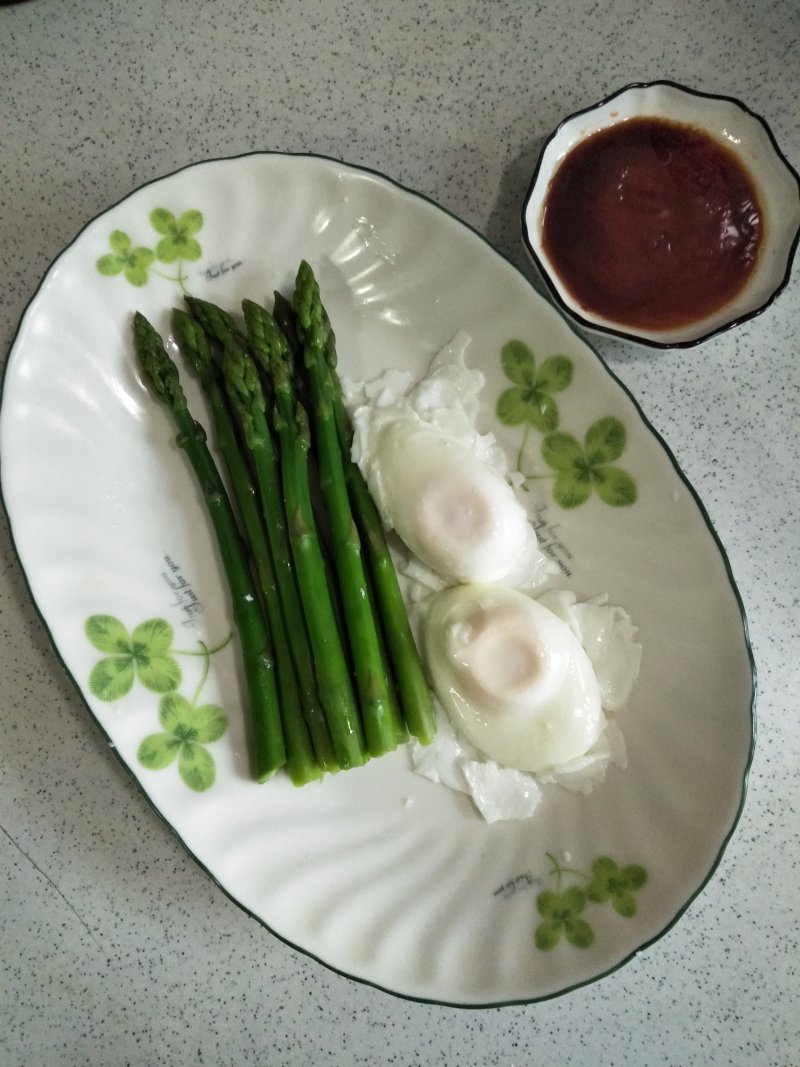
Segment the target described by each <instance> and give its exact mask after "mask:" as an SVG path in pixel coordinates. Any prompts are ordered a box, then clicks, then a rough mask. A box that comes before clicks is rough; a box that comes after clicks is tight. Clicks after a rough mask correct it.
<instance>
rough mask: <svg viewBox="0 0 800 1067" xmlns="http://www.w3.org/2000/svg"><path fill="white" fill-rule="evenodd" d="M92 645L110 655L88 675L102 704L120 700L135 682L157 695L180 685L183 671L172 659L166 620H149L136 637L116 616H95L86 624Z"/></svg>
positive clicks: (171, 633)
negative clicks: (136, 679) (137, 681)
mask: <svg viewBox="0 0 800 1067" xmlns="http://www.w3.org/2000/svg"><path fill="white" fill-rule="evenodd" d="M84 629H85V632H86V636H87V637H88V639H89V641H90V642H91V643H92V644H93V645H94V647H95V648H96V649H98V650H99V651H100V652H105V653H107V655H106V656H105V657H104V658H103V659H101V660H99V661H98V662H97V663H96V664H95V665H94V667H93V668H92V670H91V673H90V675H89V689H90V691H91V692H92V693H93V694H94V695H95V696H96V697H98V698H99V699H100V700H108V701H112V700H120V699H121V698H122V697H124V696H125V695H126V694H127V693H129V692H130V690H131V688H132V686H133V683H134V680H135V678H138V679H139V681H140V682H141V683H142V685H143V686H144V687H145V688H146V689H150V690H152V691H153V692H154V693H168V692H170V691H171V690H173V689H177V688H178V686H179V685H180V683H181V668H180V666H179V665H178V662H177V660H175V659H174V658H173V657H172V656H170V655H169V654H168V653H169V650H170V648H171V646H172V639H173V630H172V627H171V626H170V624H169V623H168V622H167V621H166V619H148V620H147V621H146V622H143V623H140V624H139V625H138V626H137V627H135V629H134V630H133V633H128V630H127V628H126V627H125V625H124V624H123V623H122V622H120V620H119V619H116V618H114V616H113V615H92V616H90V617H89V618H88V619H87V620H86V624H85V627H84Z"/></svg>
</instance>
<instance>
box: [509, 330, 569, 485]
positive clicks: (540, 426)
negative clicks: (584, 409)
mask: <svg viewBox="0 0 800 1067" xmlns="http://www.w3.org/2000/svg"><path fill="white" fill-rule="evenodd" d="M500 363H501V366H502V368H503V373H504V374H505V376H506V378H508V380H509V381H510V382H512V383H513V384H512V386H511V388H509V389H505V390H504V391H503V392H502V393H501V394H500V396H499V397H498V398H497V404H496V405H495V413H496V415H497V418H498V420H499V421H500V422H502V423H503V424H504V425H505V426H524V428H525V429H524V433H523V437H522V443H521V445H520V448H519V453H518V455H517V467H518V468H521V467H522V462H523V455H524V452H525V448H526V446H527V443H528V434H529V432H530V430H531V428H533V429H534V430H538V431H539V432H540V433H549V432H550V431H551V430H555V429H556V427H557V426H558V422H559V412H558V405H557V403H556V400H555V397H554V396H553V394H554V393H560V392H561V391H562V390H564V389H566V388H567V386H568V385H569V384H570V382H571V381H572V374H573V367H572V361H571V360H569V359H567V357H566V356H548V357H547V359H545V360H544V361H543V362H542V363H541V364H540V365H539V366H537V365H536V360H535V359H534V355H533V352H531V350H530V348H529V347H528V346H527V345H526V344H525V343H524V342H523V341H508V342H507V343H506V344H504V345H503V348H502V350H501V352H500Z"/></svg>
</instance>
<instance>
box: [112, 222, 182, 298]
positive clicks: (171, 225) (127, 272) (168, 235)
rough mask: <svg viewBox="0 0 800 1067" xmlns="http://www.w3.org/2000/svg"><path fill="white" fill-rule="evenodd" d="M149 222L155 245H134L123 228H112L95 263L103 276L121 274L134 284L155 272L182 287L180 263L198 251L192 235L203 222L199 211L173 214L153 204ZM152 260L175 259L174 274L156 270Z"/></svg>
mask: <svg viewBox="0 0 800 1067" xmlns="http://www.w3.org/2000/svg"><path fill="white" fill-rule="evenodd" d="M150 225H151V226H152V227H153V229H154V230H155V231H156V233H157V234H160V235H161V240H160V241H158V243H157V244H156V247H155V249H152V248H147V247H145V246H144V245H137V246H135V247H134V244H133V240H132V239H131V237H130V236H129V235H128V234H127V233H125V231H124V230H114V231H113V232H112V233H111V235H110V237H109V239H108V243H109V247H110V248H111V251H110V252H107V253H106V254H105V255H102V256H100V258H99V259H98V260H97V261H96V263H95V266H96V267H97V269H98V271H99V272H100V273H101V274H104V275H106V276H107V277H113V276H114V275H117V274H122V275H124V277H125V279H126V280H127V281H128V282H130V284H131V285H135V286H137V287H138V288H141V287H142V286H144V285H146V284H147V282H148V281H149V280H150V275H151V274H157V275H158V276H159V277H161V278H166V279H167V280H168V281H173V282H177V283H178V284H179V285H180V286H181V288H182V289H183V290H184V291H185V289H186V285H185V283H186V274H185V273H184V270H183V263H184V262H195V261H196V260H198V259H200V256H201V255H202V249H201V247H200V242H199V241H198V240H197V238H196V237H195V234H196V233H197V232H198V231H199V230H200V229H201V228H202V226H203V215H202V213H201V212H200V211H195V210H191V211H184V212H183V214H182V215H179V216H175V215H174V214H173V213H172V212H171V211H167V209H166V208H163V207H157V208H155V209H154V210H153V211H151V212H150ZM156 261H158V262H159V263H165V264H173V263H176V264H177V274H174V275H170V274H164V273H162V272H161V271H159V270H157V269H156V267H155V266H154V264H155V263H156Z"/></svg>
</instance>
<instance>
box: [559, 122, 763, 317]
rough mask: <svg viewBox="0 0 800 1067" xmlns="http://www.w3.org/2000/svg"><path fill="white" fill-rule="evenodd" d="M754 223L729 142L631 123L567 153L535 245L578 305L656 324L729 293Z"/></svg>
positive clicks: (724, 299)
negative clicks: (543, 253)
mask: <svg viewBox="0 0 800 1067" xmlns="http://www.w3.org/2000/svg"><path fill="white" fill-rule="evenodd" d="M763 229H764V226H763V219H762V214H761V209H760V206H759V203H758V197H757V195H756V190H755V188H754V185H753V182H752V180H751V178H750V176H749V174H748V173H747V171H746V170H745V168H744V167H743V166H742V164H741V163H740V162H739V160H738V159H737V158H736V156H735V155H734V154H733V152H732V151H731V150H730V149H728V148H727V147H726V146H725V145H723V144H721V143H720V142H718V141H716V140H714V139H713V138H712V137H709V136H708V134H706V133H704V132H703V131H702V130H698V129H696V128H694V127H691V126H683V125H679V124H678V123H672V122H667V121H665V120H662V119H651V118H641V119H630V120H628V121H627V122H622V123H619V124H618V125H616V126H612V127H610V128H609V129H606V130H601V131H600V132H598V133H595V134H592V135H591V136H590V137H587V138H586V140H585V141H582V142H581V143H580V144H579V145H577V146H576V147H575V148H574V149H573V150H572V151H571V152H570V153H569V154H568V155H567V156H566V158H565V159H564V161H563V163H562V164H561V166H560V167H559V169H558V170H557V171H556V173H555V175H554V177H553V179H552V181H551V183H550V188H549V189H548V192H547V196H546V198H545V203H544V211H543V217H542V244H543V247H544V250H545V252H546V253H547V255H548V257H549V258H550V261H551V263H552V264H553V266H554V267H555V270H556V272H557V273H558V275H559V277H560V279H561V281H562V283H563V284H564V285H565V286H566V288H567V289H568V290H569V292H570V293H571V294H572V296H573V298H574V299H575V300H576V301H577V302H578V303H579V304H580V305H581V306H582V307H583V308H584V309H586V310H587V311H591V312H594V313H595V314H599V315H602V316H604V317H606V318H609V319H614V320H616V321H617V322H620V323H623V324H625V325H628V326H632V327H641V328H645V329H653V330H659V329H669V328H671V327H679V326H685V325H688V324H689V323H692V322H697V321H698V320H700V319H702V318H705V317H706V316H707V315H710V314H711V313H713V312H715V311H718V310H719V309H720V308H722V307H724V306H725V305H726V304H727V303H728V302H729V301H730V300H732V299H733V297H735V296H736V294H737V293H739V292H740V291H741V289H742V288H743V286H744V284H745V282H746V281H747V278H748V276H749V275H750V273H751V272H752V270H753V267H754V266H755V262H756V259H757V256H758V250H759V246H760V243H761V239H762V236H763Z"/></svg>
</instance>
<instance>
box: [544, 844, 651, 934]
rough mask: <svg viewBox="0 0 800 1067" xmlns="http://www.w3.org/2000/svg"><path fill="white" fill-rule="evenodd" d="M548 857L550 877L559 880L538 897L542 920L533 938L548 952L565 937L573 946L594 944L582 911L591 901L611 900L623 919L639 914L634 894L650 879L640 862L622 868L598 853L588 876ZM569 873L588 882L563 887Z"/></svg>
mask: <svg viewBox="0 0 800 1067" xmlns="http://www.w3.org/2000/svg"><path fill="white" fill-rule="evenodd" d="M547 858H548V859H549V860H550V862H551V863H552V868H551V870H550V876H551V877H552V878H554V879H555V880H556V889H555V890H552V889H546V890H544V891H543V892H541V893H540V894H539V896H538V897H537V898H536V909H537V911H538V912H539V915H540V916H541V919H542V921H541V922H540V923H539V925H538V926H537V927H536V930H535V932H534V941H535V943H536V947H537V948H538V949H541V951H543V952H549V951H550V949H553V948H555V946H556V945H557V944H558V943H559V941H561V940H562V938H563V939H564V940H566V941H567V942H568V943H569V944H570V945H572V946H573V947H574V948H581V949H585V948H589V947H590V946H591V945H593V944H594V939H595V934H594V930H593V928H592V926H591V924H590V923H589V922H588V920H587V919H586V917H585V916H584V914H583V913H584V911H585V910H586V906H587V904H589V903H592V904H606V903H609V902H610V903H611V905H612V907H613V908H614V911H615V912H616V913H617V915H620V916H622V918H624V919H630V918H631V917H632V916H633V915H635V914H636V908H637V903H636V897H635V895H634V894H635V893H636V891H637V890H639V889H641V888H642V886H643V885H644V884H645V883H646V881H647V871H646V870H645V869H644V867H642V866H640V865H639V864H638V863H631V864H627V865H626V866H624V867H621V866H620V865H619V864H618V863H617V862H616V861H615V860H613V859H611V857H610V856H598V857H597V858H596V859H595V860H594V862H593V863H592V868H591V871H592V873H591V875H588V874H585V873H584V872H583V871H579V870H574V869H572V868H570V867H562V866H561V864H560V863H559V862H558V860H557V859H556V857H555V856H553V855H552V854H551V853H550V852H548V853H547ZM567 875H571V876H573V877H576V878H580V879H581V880H582V881H583V882H584V883H585V885H584V886H580V885H571V886H568V887H567V888H565V889H562V887H561V884H562V881H563V880H564V878H565V876H567Z"/></svg>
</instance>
